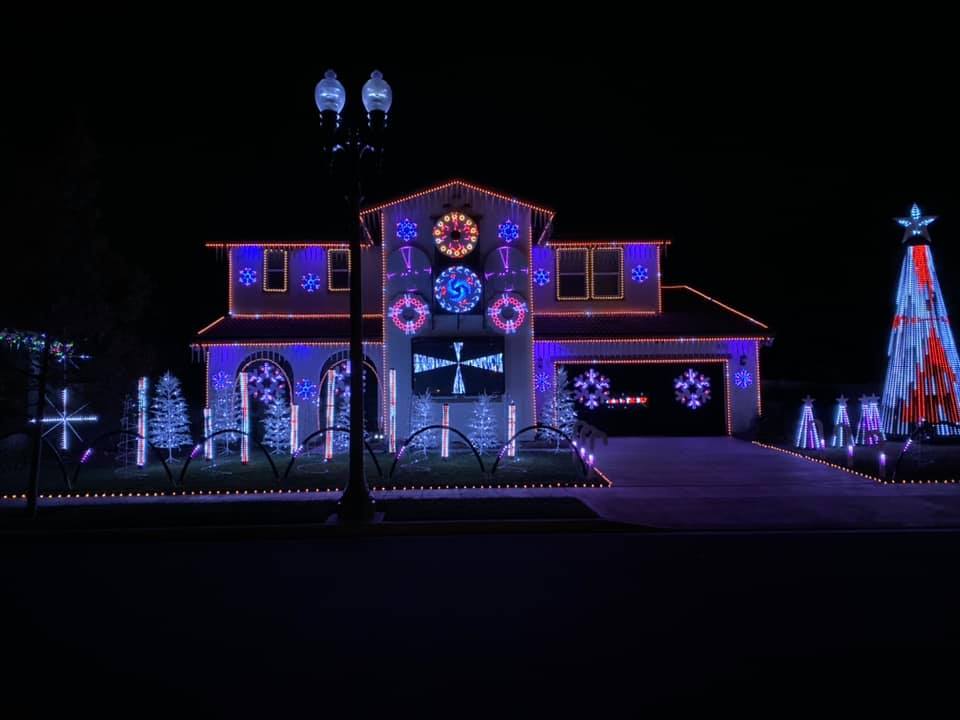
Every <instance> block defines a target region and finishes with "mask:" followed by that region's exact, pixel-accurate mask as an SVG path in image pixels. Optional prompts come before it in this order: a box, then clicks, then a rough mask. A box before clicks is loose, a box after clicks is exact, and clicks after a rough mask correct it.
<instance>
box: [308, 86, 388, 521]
mask: <svg viewBox="0 0 960 720" xmlns="http://www.w3.org/2000/svg"><path fill="white" fill-rule="evenodd" d="M313 96H314V100H315V102H316V104H317V110H319V111H320V124H321V127H322V129H323V149H324V153H325V154H326V156H327V159H328V161H329V164H330V170H331V172H333V171H334V170H335V169H336V168H337V166H338V165H340V166H341V167H342V170H343V175H342V178H343V181H344V196H345V198H346V200H347V206H348V212H349V216H350V217H349V229H350V234H349V236H348V237H349V242H350V245H349V247H350V451H349V458H350V470H349V473H348V476H347V487H346V489H345V490H344V491H343V496H342V497H341V498H340V506H339V516H340V519H341V521H345V522H362V521H364V520H369V519H370V518H371V517H372V516H373V498H372V497H371V496H370V489H369V488H368V487H367V483H366V479H365V478H364V475H363V288H362V284H363V273H362V259H361V256H360V243H361V236H360V231H361V228H360V207H361V205H362V204H363V175H364V172H365V170H366V169H367V168H368V167H369V161H373V162H374V164H375V166H376V164H378V163H379V159H380V156H381V154H382V152H383V131H384V130H385V129H386V125H387V113H388V112H389V111H390V106H391V105H392V104H393V91H392V90H391V89H390V85H388V84H387V81H386V80H384V79H383V74H382V73H380V72H379V71H377V70H375V71H374V72H372V73H371V74H370V79H369V80H367V82H366V83H365V84H364V86H363V90H362V98H363V107H364V109H366V111H367V113H366V121H365V122H361V123H358V124H357V125H356V126H351V125H350V124H349V123H342V122H341V121H342V116H341V113H342V112H343V108H344V106H345V105H346V104H347V92H346V90H345V89H344V87H343V84H342V83H341V82H340V81H339V80H337V74H336V73H335V72H334V71H333V70H327V72H326V73H324V76H323V80H321V81H320V82H318V83H317V87H316V89H315V90H314V93H313ZM328 392H329V390H328Z"/></svg>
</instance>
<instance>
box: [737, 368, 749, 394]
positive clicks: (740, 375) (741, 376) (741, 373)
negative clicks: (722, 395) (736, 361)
mask: <svg viewBox="0 0 960 720" xmlns="http://www.w3.org/2000/svg"><path fill="white" fill-rule="evenodd" d="M733 384H734V385H736V386H737V387H738V388H740V389H741V390H746V389H747V388H748V387H750V386H751V385H753V375H752V374H751V373H750V371H749V370H747V369H746V368H740V369H739V370H737V371H736V372H735V373H734V374H733Z"/></svg>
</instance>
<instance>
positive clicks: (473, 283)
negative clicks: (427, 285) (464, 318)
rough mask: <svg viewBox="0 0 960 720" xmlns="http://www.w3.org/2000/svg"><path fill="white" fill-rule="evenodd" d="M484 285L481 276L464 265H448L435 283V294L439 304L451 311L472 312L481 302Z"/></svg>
mask: <svg viewBox="0 0 960 720" xmlns="http://www.w3.org/2000/svg"><path fill="white" fill-rule="evenodd" d="M482 292H483V286H482V285H481V284H480V278H478V277H477V274H476V273H475V272H473V270H471V269H470V268H467V267H464V266H463V265H454V266H453V267H448V268H447V269H446V270H444V271H443V272H442V273H440V276H439V277H438V278H437V280H436V282H435V283H434V284H433V296H434V298H436V300H437V304H438V305H440V307H442V308H443V309H444V310H446V311H447V312H451V313H458V314H459V313H466V312H470V311H471V310H473V308H475V307H476V306H477V303H478V302H480V295H481V294H482Z"/></svg>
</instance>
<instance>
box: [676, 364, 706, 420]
mask: <svg viewBox="0 0 960 720" xmlns="http://www.w3.org/2000/svg"><path fill="white" fill-rule="evenodd" d="M673 389H674V391H675V395H676V398H677V402H678V403H680V404H681V405H683V406H684V407H688V408H690V409H691V410H696V409H697V408H700V407H703V406H704V405H706V404H707V401H708V400H710V378H708V377H707V376H706V375H704V374H703V373H698V372H697V371H696V370H694V369H693V368H690V369H689V370H687V371H686V372H685V373H683V374H682V375H681V376H680V377H678V378H676V379H675V380H674V381H673Z"/></svg>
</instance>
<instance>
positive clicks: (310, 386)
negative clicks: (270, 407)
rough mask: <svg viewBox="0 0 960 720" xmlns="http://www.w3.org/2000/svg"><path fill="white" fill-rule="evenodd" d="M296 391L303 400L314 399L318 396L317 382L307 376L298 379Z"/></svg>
mask: <svg viewBox="0 0 960 720" xmlns="http://www.w3.org/2000/svg"><path fill="white" fill-rule="evenodd" d="M294 392H295V393H296V394H297V397H298V398H300V399H301V400H313V399H314V398H315V397H316V396H317V384H316V383H315V382H313V381H312V380H308V379H307V378H302V379H300V380H297V384H296V387H295V388H294Z"/></svg>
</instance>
